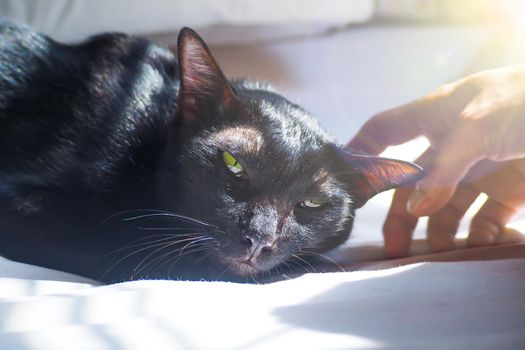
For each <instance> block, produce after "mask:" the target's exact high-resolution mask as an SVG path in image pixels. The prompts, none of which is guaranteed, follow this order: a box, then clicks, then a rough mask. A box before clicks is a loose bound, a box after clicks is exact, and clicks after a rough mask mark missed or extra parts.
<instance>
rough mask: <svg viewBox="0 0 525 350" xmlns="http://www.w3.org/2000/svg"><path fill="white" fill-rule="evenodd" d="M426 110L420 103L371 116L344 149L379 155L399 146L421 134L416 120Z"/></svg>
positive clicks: (416, 102)
mask: <svg viewBox="0 0 525 350" xmlns="http://www.w3.org/2000/svg"><path fill="white" fill-rule="evenodd" d="M425 108H428V107H427V106H426V105H425V104H423V103H422V102H420V101H415V102H411V103H408V104H406V105H403V106H400V107H396V108H393V109H390V110H387V111H384V112H381V113H379V114H376V115H375V116H373V117H372V118H371V119H370V120H368V121H367V122H366V123H365V124H364V125H363V127H362V128H361V129H360V130H359V132H358V133H357V135H356V136H354V138H353V139H352V140H351V141H350V142H349V143H348V144H347V145H346V148H349V149H353V150H357V151H362V152H365V153H370V154H376V155H377V154H379V153H381V152H383V151H384V150H385V149H386V148H387V147H388V146H393V145H399V144H401V143H404V142H407V141H409V140H411V139H413V138H415V137H417V136H419V135H421V134H422V130H421V128H420V127H419V125H420V123H419V122H417V120H419V119H420V117H421V116H424V115H425Z"/></svg>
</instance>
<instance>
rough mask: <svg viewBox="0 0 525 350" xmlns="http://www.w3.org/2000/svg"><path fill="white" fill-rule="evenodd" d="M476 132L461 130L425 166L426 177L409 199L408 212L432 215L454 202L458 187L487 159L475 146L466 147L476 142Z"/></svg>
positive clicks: (453, 134)
mask: <svg viewBox="0 0 525 350" xmlns="http://www.w3.org/2000/svg"><path fill="white" fill-rule="evenodd" d="M474 132H475V128H462V129H458V130H457V131H456V132H453V133H452V134H449V136H448V137H446V138H445V140H444V141H443V143H441V147H440V148H439V149H438V150H437V152H436V153H435V157H434V158H433V159H431V161H430V163H428V164H427V166H426V168H427V175H426V176H425V178H423V180H421V181H419V182H418V183H417V184H416V187H415V190H414V191H413V192H412V194H411V196H410V198H409V199H408V202H407V210H408V212H410V213H411V214H412V215H415V216H427V215H431V214H433V213H435V212H436V211H438V210H439V209H441V208H442V207H443V206H444V205H445V204H446V203H447V202H448V201H449V200H450V198H452V195H453V194H454V192H455V191H456V187H457V185H458V183H459V182H460V181H461V180H462V179H463V178H464V177H465V175H467V173H468V171H469V169H470V168H471V167H472V166H473V165H474V164H476V163H477V162H478V161H480V160H481V159H483V157H484V155H483V153H482V152H481V150H480V148H479V147H476V146H475V144H473V145H466V144H465V141H468V140H475V139H476V137H474V135H473V133H474Z"/></svg>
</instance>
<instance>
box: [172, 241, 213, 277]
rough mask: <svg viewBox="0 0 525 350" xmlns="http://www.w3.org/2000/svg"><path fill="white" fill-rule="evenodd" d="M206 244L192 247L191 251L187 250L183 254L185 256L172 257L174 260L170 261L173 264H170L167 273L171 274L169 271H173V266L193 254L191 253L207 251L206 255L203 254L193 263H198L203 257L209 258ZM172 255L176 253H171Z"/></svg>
mask: <svg viewBox="0 0 525 350" xmlns="http://www.w3.org/2000/svg"><path fill="white" fill-rule="evenodd" d="M208 243H209V242H204V243H198V245H199V246H198V247H194V248H193V249H190V250H187V251H186V252H185V254H183V255H179V256H177V257H174V258H173V259H172V261H173V262H172V264H171V266H170V268H169V270H168V273H171V270H172V269H173V267H175V265H176V264H177V262H179V260H180V259H182V258H183V257H185V256H188V255H190V254H193V253H197V252H201V251H207V253H206V254H204V255H203V256H202V257H200V258H199V259H198V260H196V261H195V262H197V261H199V260H202V258H203V257H205V256H209V255H210V252H209V247H208ZM172 253H176V251H175V252H171V253H170V254H172Z"/></svg>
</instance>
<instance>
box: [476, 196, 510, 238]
mask: <svg viewBox="0 0 525 350" xmlns="http://www.w3.org/2000/svg"><path fill="white" fill-rule="evenodd" d="M516 212H517V210H516V209H514V208H512V207H509V206H507V205H505V204H502V203H500V202H498V201H495V200H493V199H490V198H489V199H487V201H486V202H485V204H483V206H482V207H481V209H480V210H479V211H478V212H477V214H476V215H475V216H474V217H473V218H472V221H471V223H470V230H469V236H468V239H467V245H469V246H471V247H477V246H483V245H489V244H493V243H495V242H496V238H497V237H498V235H499V234H501V233H502V232H504V231H505V226H506V225H507V223H508V222H509V221H510V219H512V217H513V216H514V215H515V214H516Z"/></svg>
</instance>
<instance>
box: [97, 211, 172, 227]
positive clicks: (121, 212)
mask: <svg viewBox="0 0 525 350" xmlns="http://www.w3.org/2000/svg"><path fill="white" fill-rule="evenodd" d="M140 212H142V213H164V211H162V210H158V209H130V210H123V211H119V212H117V213H115V214H112V215H110V216H109V217H107V218H106V219H104V220H102V221H101V222H99V223H98V224H97V225H96V226H97V227H100V226H102V225H104V224H105V223H107V222H109V221H111V220H113V219H115V218H117V217H119V216H120V215H124V214H130V213H140Z"/></svg>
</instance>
